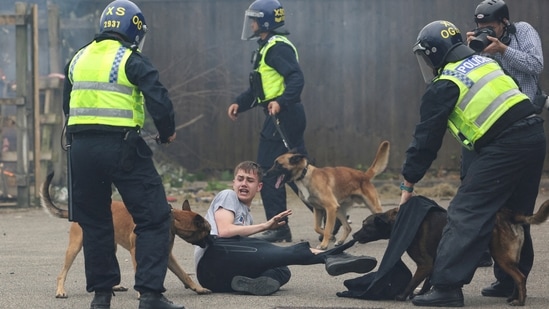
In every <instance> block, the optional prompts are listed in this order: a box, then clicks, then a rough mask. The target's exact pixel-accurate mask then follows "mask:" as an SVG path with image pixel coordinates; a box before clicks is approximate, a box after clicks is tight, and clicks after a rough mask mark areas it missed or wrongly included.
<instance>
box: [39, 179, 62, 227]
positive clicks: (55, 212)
mask: <svg viewBox="0 0 549 309" xmlns="http://www.w3.org/2000/svg"><path fill="white" fill-rule="evenodd" d="M52 179H53V172H51V173H49V174H48V176H46V180H45V181H44V182H43V183H42V187H40V205H41V206H42V208H43V209H44V211H46V212H47V213H48V214H50V215H52V216H55V217H58V218H63V219H67V218H68V217H69V211H68V210H66V209H62V208H59V207H57V205H55V203H54V202H53V201H52V199H51V196H50V184H51V180H52Z"/></svg>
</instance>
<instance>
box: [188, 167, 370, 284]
mask: <svg viewBox="0 0 549 309" xmlns="http://www.w3.org/2000/svg"><path fill="white" fill-rule="evenodd" d="M262 174H263V173H262V171H261V168H260V167H259V165H258V164H257V163H255V162H252V161H244V162H242V163H240V164H238V165H237V166H236V168H235V170H234V179H233V189H232V190H230V189H227V190H223V191H221V192H219V193H218V194H217V195H216V197H215V198H214V200H213V201H212V203H211V205H210V208H209V209H208V212H207V214H206V216H205V218H206V220H208V222H209V223H210V225H211V226H212V230H211V232H210V234H211V238H212V239H211V243H210V244H209V245H208V246H207V247H206V248H204V249H203V248H200V247H196V250H195V262H196V265H197V266H196V268H197V270H196V274H197V278H198V281H199V282H200V284H202V286H203V287H205V288H208V289H210V290H212V291H213V292H233V291H237V292H243V293H248V294H254V295H270V294H273V293H274V292H276V291H278V290H279V288H280V287H281V286H282V285H284V284H286V283H287V282H288V281H289V280H290V276H291V273H290V269H289V268H288V266H287V265H312V264H325V265H326V271H327V272H328V274H330V275H332V276H337V275H341V274H344V273H348V272H357V273H366V272H369V271H371V270H372V269H373V268H374V267H375V266H376V264H377V261H376V259H375V258H373V257H368V256H360V257H355V256H351V255H349V254H346V253H343V251H344V250H345V249H347V248H348V247H350V246H352V244H353V243H352V242H349V243H347V244H345V245H342V246H340V247H337V248H334V249H331V250H328V251H323V250H317V249H313V248H311V247H310V246H309V243H307V242H302V243H298V244H295V245H292V246H277V245H274V244H272V243H270V242H268V241H266V240H263V239H258V238H253V237H248V236H250V235H253V234H256V233H259V232H263V231H266V230H270V229H276V228H279V227H280V226H283V225H284V224H286V221H285V220H284V218H285V217H287V216H289V215H291V214H292V211H291V210H286V211H283V212H281V213H279V214H278V215H276V216H274V217H272V218H271V219H270V220H269V221H267V222H265V223H260V224H253V219H252V215H251V213H250V207H251V204H252V200H253V199H254V197H255V195H256V194H257V193H258V192H259V191H260V190H261V187H262V185H263V183H262V182H261V180H262Z"/></svg>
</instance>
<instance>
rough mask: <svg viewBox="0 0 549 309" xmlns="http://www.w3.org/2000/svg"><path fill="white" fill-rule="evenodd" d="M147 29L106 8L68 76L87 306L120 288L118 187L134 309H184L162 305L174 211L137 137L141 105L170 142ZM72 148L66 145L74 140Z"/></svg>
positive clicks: (127, 8) (168, 106) (169, 111)
mask: <svg viewBox="0 0 549 309" xmlns="http://www.w3.org/2000/svg"><path fill="white" fill-rule="evenodd" d="M146 30H147V25H146V23H145V18H144V16H143V14H142V13H141V10H140V9H139V7H137V6H136V5H135V4H134V3H132V2H131V1H126V0H116V1H114V2H111V3H110V4H109V5H107V7H106V8H105V9H104V11H103V13H102V14H101V20H100V33H99V34H98V35H97V36H96V37H95V38H94V39H93V41H91V42H90V43H89V44H88V45H86V46H84V47H83V48H82V49H80V50H79V51H78V52H77V53H76V55H75V56H74V57H73V58H72V59H71V60H70V61H69V63H68V64H67V66H66V68H65V74H66V77H67V78H66V79H65V88H64V93H63V111H64V113H65V115H66V116H67V123H68V124H67V139H68V142H69V145H70V147H69V151H70V156H69V158H70V162H69V164H70V166H69V167H70V170H71V175H70V177H71V178H72V181H71V182H72V183H70V184H69V188H70V189H71V190H72V193H71V194H72V199H71V201H69V203H72V214H71V215H72V219H73V220H74V221H76V222H78V223H79V224H80V226H81V227H82V230H83V233H84V236H83V237H84V239H83V242H84V259H85V270H86V290H87V291H88V292H95V296H94V298H93V300H92V302H91V306H90V308H92V309H96V308H97V309H98V308H101V309H104V308H110V303H111V297H112V295H113V294H112V287H113V286H115V285H117V284H119V283H120V269H119V265H118V261H117V259H116V255H115V249H116V248H115V241H114V230H113V222H112V214H111V193H112V189H111V185H112V184H114V185H115V186H116V188H117V189H118V191H119V192H120V195H121V196H122V199H123V201H124V204H125V205H126V207H127V208H128V211H129V212H130V214H131V215H132V218H133V221H134V222H135V224H136V227H135V230H134V231H135V233H136V234H137V239H136V252H135V258H136V262H137V269H136V273H135V289H136V290H137V291H139V292H140V294H141V297H140V300H139V309H182V308H184V307H183V306H180V305H175V304H173V303H172V302H171V301H169V300H167V299H166V298H165V297H164V296H163V295H162V293H163V292H164V291H165V288H164V278H165V276H166V271H167V267H168V256H169V253H170V252H169V250H170V246H169V244H170V234H169V229H170V222H171V211H170V206H169V205H168V203H167V202H166V194H165V192H164V187H163V185H162V180H161V178H160V176H159V175H158V172H157V171H156V169H155V167H154V164H153V161H152V159H151V157H152V151H151V149H150V148H149V147H148V145H147V144H146V143H145V141H144V140H143V138H141V136H140V129H141V128H143V123H144V117H145V110H144V107H145V104H146V107H147V110H148V111H149V113H150V115H151V116H152V118H153V120H154V124H155V126H156V128H157V130H158V137H157V138H158V142H159V143H162V144H168V143H170V142H173V141H174V140H175V135H176V134H175V123H174V110H173V106H172V102H171V101H170V99H169V98H168V92H167V90H166V88H164V86H163V85H162V84H161V83H160V82H159V76H158V71H157V70H156V69H155V68H154V67H153V66H152V64H151V63H150V61H149V60H148V59H147V58H146V57H145V56H143V55H142V54H141V51H140V49H141V48H142V45H143V43H144V40H145V34H146ZM71 140H72V141H71Z"/></svg>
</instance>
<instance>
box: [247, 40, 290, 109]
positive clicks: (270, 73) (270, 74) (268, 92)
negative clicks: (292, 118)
mask: <svg viewBox="0 0 549 309" xmlns="http://www.w3.org/2000/svg"><path fill="white" fill-rule="evenodd" d="M277 42H284V43H286V44H288V45H290V46H291V47H292V48H293V49H294V52H295V57H296V59H298V60H299V57H298V55H297V49H296V48H295V46H294V45H293V44H292V42H290V40H288V39H287V38H286V37H285V36H281V35H273V36H272V37H271V38H270V39H269V41H267V43H266V44H265V45H264V46H263V47H262V48H261V50H260V51H259V53H260V55H261V59H260V61H259V65H258V67H257V69H256V71H258V72H259V73H260V74H261V84H262V86H263V93H265V99H264V100H261V99H260V98H256V100H257V102H258V103H261V102H268V101H272V100H273V99H275V98H278V97H279V96H281V95H282V94H283V93H284V90H285V89H286V86H285V85H284V77H283V76H282V75H280V74H279V73H278V72H277V71H276V70H275V69H273V68H272V67H271V66H269V65H268V64H267V63H266V62H265V56H266V55H267V52H268V51H269V49H270V48H271V47H273V46H274V45H275V44H276V43H277Z"/></svg>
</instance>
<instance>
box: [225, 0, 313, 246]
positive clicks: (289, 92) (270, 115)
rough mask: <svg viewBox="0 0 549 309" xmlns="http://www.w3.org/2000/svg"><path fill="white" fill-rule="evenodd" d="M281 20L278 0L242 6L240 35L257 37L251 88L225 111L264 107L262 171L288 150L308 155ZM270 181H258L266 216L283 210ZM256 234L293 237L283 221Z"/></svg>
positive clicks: (299, 83) (295, 73) (296, 78)
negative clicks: (242, 18)
mask: <svg viewBox="0 0 549 309" xmlns="http://www.w3.org/2000/svg"><path fill="white" fill-rule="evenodd" d="M284 19H285V14H284V8H283V7H282V5H281V4H280V2H278V1H277V0H257V1H255V2H253V3H252V4H251V5H250V7H249V8H248V10H246V12H245V16H244V25H243V30H242V39H243V40H250V39H258V43H259V48H258V50H257V51H256V52H255V53H254V57H252V58H253V59H252V63H253V72H252V73H251V74H250V87H249V88H248V89H247V90H246V91H244V92H243V93H242V94H240V95H239V96H238V97H237V98H236V100H235V103H233V104H231V105H230V106H229V108H228V111H227V112H228V115H229V118H230V119H232V120H236V119H237V116H238V113H242V112H245V111H247V110H249V109H251V108H253V107H256V106H260V107H262V108H263V111H264V113H265V115H266V118H265V121H264V123H263V128H262V129H261V132H260V137H259V148H258V155H257V163H259V165H260V166H261V168H262V169H263V170H268V169H269V168H270V167H271V166H272V165H273V163H274V160H275V159H276V157H278V156H279V155H281V154H283V153H285V152H287V151H288V150H289V149H295V150H296V151H297V152H299V153H302V154H305V155H306V154H307V150H306V149H305V141H304V138H303V134H304V132H305V127H306V117H305V110H304V108H303V104H301V97H300V96H301V91H302V90H303V86H304V79H303V73H302V72H301V68H300V66H299V63H298V53H297V49H296V48H295V46H294V45H293V44H292V43H291V42H290V40H288V38H286V35H288V34H289V32H288V31H287V30H286V29H285V27H284ZM276 122H279V128H280V130H281V131H282V132H283V135H284V138H285V139H286V141H283V137H282V136H281V134H280V133H279V131H278V129H277V127H276V125H277V124H276ZM285 142H286V143H287V146H286V145H285ZM275 182H276V179H275V178H265V179H264V180H263V189H262V192H261V198H262V200H263V205H264V207H265V215H266V217H267V220H270V219H271V218H272V217H274V216H275V215H277V214H279V213H281V212H283V211H285V210H286V189H285V187H284V186H283V187H281V188H280V189H278V190H277V189H276V188H275ZM290 186H291V187H292V189H293V190H294V192H296V193H297V187H295V184H293V183H291V184H290ZM285 220H287V219H285ZM258 237H259V238H262V239H265V240H267V241H270V242H279V241H287V242H290V241H292V234H291V231H290V228H289V226H288V225H287V224H285V225H283V226H282V227H281V228H279V229H276V230H269V231H267V232H265V233H264V234H262V235H259V236H258Z"/></svg>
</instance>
